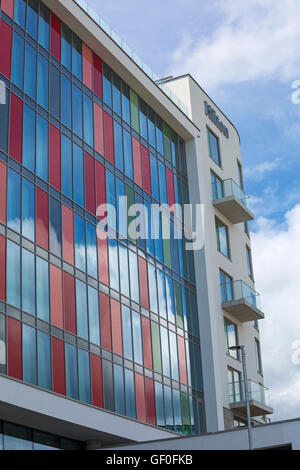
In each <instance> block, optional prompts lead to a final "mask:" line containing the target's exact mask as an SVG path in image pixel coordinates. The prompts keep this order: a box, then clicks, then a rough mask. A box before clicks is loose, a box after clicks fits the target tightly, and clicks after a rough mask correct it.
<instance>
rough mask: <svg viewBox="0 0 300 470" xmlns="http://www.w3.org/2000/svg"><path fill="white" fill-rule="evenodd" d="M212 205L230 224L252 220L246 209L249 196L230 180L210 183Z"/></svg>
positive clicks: (251, 214) (252, 215)
mask: <svg viewBox="0 0 300 470" xmlns="http://www.w3.org/2000/svg"><path fill="white" fill-rule="evenodd" d="M212 192H213V205H214V206H215V208H216V209H218V210H219V211H220V212H221V213H222V214H223V215H224V216H225V217H226V218H227V219H228V220H230V222H231V223H232V224H239V223H241V222H247V221H248V220H253V219H254V214H253V213H252V212H251V211H250V209H249V208H248V204H247V202H248V199H249V196H248V195H247V194H245V193H244V191H243V190H242V189H241V188H240V186H238V185H237V184H236V183H235V182H234V181H233V180H232V179H228V180H224V181H217V182H214V183H212Z"/></svg>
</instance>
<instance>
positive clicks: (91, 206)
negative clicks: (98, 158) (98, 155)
mask: <svg viewBox="0 0 300 470" xmlns="http://www.w3.org/2000/svg"><path fill="white" fill-rule="evenodd" d="M84 161H85V172H84V173H85V207H86V209H87V210H88V211H89V212H91V213H92V214H96V207H95V204H96V201H95V160H94V158H93V157H92V156H91V155H90V154H89V153H87V152H85V156H84Z"/></svg>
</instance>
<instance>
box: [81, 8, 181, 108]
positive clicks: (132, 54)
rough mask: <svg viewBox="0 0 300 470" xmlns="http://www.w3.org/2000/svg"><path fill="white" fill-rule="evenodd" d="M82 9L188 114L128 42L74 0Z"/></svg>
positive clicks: (93, 12) (88, 9) (89, 9)
mask: <svg viewBox="0 0 300 470" xmlns="http://www.w3.org/2000/svg"><path fill="white" fill-rule="evenodd" d="M74 2H75V3H77V5H78V6H80V8H82V10H84V11H85V12H86V13H87V14H88V15H89V17H90V18H92V20H94V21H95V23H97V25H98V26H100V28H101V29H102V30H103V31H105V33H106V34H107V35H108V36H109V37H110V38H111V39H112V40H113V41H114V42H115V43H116V44H117V45H118V46H119V47H120V48H121V49H122V50H123V51H124V52H125V53H126V54H127V55H128V56H129V57H130V58H131V59H132V60H133V61H134V62H135V63H136V65H138V66H139V67H140V69H142V70H143V71H144V72H145V74H146V75H147V76H148V77H149V78H151V80H152V81H153V82H155V83H156V84H157V85H158V86H159V87H160V88H161V90H162V91H163V92H164V93H165V94H166V95H167V96H168V97H169V98H170V100H172V101H173V103H175V104H176V106H178V108H179V109H181V111H182V112H183V113H184V114H186V115H187V116H189V110H188V107H187V106H186V105H185V104H184V103H183V102H182V101H181V100H180V99H179V98H178V96H176V95H175V93H173V91H172V90H171V89H170V88H169V87H168V86H167V85H166V83H159V80H160V78H159V77H158V76H157V75H156V74H155V73H154V72H152V70H151V69H150V67H148V65H146V64H145V63H144V62H143V61H142V59H141V58H140V57H139V56H138V55H137V54H136V53H135V52H134V50H133V49H132V48H131V47H130V46H128V44H127V43H126V42H125V41H124V40H123V39H122V38H121V36H120V35H119V34H118V33H116V32H115V31H114V30H113V29H112V28H111V27H110V26H109V25H108V24H107V23H106V21H104V19H103V18H101V16H100V15H98V13H96V12H95V11H94V10H93V9H92V8H91V7H90V6H89V5H88V4H87V3H86V2H85V1H84V0H74Z"/></svg>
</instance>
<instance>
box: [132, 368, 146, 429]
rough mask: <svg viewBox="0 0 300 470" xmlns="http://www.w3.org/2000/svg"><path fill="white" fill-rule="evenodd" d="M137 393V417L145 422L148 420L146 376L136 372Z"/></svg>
mask: <svg viewBox="0 0 300 470" xmlns="http://www.w3.org/2000/svg"><path fill="white" fill-rule="evenodd" d="M134 375H135V394H136V413H137V419H138V420H139V421H142V422H143V423H146V422H147V417H146V401H145V384H144V376H143V375H141V374H137V373H135V374H134Z"/></svg>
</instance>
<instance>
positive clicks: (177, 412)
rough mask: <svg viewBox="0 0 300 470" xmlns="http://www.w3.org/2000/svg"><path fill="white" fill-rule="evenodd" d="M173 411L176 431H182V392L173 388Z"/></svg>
mask: <svg viewBox="0 0 300 470" xmlns="http://www.w3.org/2000/svg"><path fill="white" fill-rule="evenodd" d="M172 392H173V411H174V421H175V431H176V432H179V433H182V417H181V401H180V392H179V390H175V389H174V388H173V390H172Z"/></svg>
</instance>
